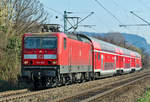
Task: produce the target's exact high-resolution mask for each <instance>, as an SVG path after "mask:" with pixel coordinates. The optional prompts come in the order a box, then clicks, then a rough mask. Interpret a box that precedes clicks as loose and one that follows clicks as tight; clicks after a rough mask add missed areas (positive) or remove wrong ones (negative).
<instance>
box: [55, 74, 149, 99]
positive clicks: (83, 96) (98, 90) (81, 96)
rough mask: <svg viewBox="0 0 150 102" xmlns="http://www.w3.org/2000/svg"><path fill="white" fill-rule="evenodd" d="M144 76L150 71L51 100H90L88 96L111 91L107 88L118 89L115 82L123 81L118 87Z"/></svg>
mask: <svg viewBox="0 0 150 102" xmlns="http://www.w3.org/2000/svg"><path fill="white" fill-rule="evenodd" d="M145 77H150V72H144V74H142V75H136V76H132V77H129V78H125V79H122V80H118V81H114V82H113V83H109V84H106V85H103V86H98V87H94V88H91V89H87V90H85V91H82V92H78V93H76V94H73V95H70V96H66V97H62V98H59V99H55V100H52V102H64V101H65V102H71V101H82V100H85V99H87V100H85V101H84V102H86V101H88V100H90V98H89V97H93V98H91V100H92V99H94V98H95V97H98V96H96V95H97V94H101V96H104V95H106V94H107V93H109V92H112V91H109V90H116V89H118V88H117V87H116V85H117V84H120V83H123V82H124V83H123V84H122V85H119V86H120V87H124V86H126V85H128V84H129V83H130V84H131V83H134V82H136V81H138V80H141V79H144V78H145ZM126 81H129V82H126ZM119 86H118V87H119ZM107 91H108V92H107ZM94 93H95V94H96V95H93V96H92V94H94ZM94 96H95V97H94ZM88 98H89V99H88Z"/></svg>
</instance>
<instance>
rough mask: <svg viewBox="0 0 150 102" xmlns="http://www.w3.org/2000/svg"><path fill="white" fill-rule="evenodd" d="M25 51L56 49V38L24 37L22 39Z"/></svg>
mask: <svg viewBox="0 0 150 102" xmlns="http://www.w3.org/2000/svg"><path fill="white" fill-rule="evenodd" d="M24 45H25V46H24V47H25V48H26V49H56V48H57V38H56V37H26V38H25V39H24Z"/></svg>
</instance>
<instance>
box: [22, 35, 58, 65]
mask: <svg viewBox="0 0 150 102" xmlns="http://www.w3.org/2000/svg"><path fill="white" fill-rule="evenodd" d="M23 47H24V48H23V65H25V66H28V65H30V66H31V65H56V64H57V37H54V36H47V37H43V36H42V37H40V36H25V37H24V46H23Z"/></svg>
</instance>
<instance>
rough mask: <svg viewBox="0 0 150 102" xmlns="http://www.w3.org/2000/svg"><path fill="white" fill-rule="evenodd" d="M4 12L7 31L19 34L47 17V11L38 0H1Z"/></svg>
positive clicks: (29, 29) (39, 23)
mask: <svg viewBox="0 0 150 102" xmlns="http://www.w3.org/2000/svg"><path fill="white" fill-rule="evenodd" d="M0 4H1V5H0V6H1V7H2V8H3V11H5V13H3V14H2V16H5V17H6V19H5V24H4V26H6V27H7V32H8V33H11V34H15V35H20V34H22V33H24V32H28V31H31V30H32V28H33V27H34V26H35V25H38V26H39V25H41V24H42V23H43V22H44V21H45V20H46V18H47V15H48V14H47V12H46V11H45V10H44V8H43V5H42V4H41V3H40V1H39V0H1V3H0Z"/></svg>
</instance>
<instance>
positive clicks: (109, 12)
mask: <svg viewBox="0 0 150 102" xmlns="http://www.w3.org/2000/svg"><path fill="white" fill-rule="evenodd" d="M94 1H95V2H96V3H97V4H98V5H99V6H100V7H102V8H103V9H104V10H105V11H106V12H107V13H108V14H110V15H111V16H112V17H113V18H114V19H115V20H116V21H117V22H119V23H120V24H122V22H121V21H120V20H119V19H118V18H117V17H116V16H115V15H114V14H113V13H112V12H111V11H109V10H108V9H107V8H106V7H105V6H104V5H103V4H102V3H100V2H99V1H100V0H99V1H98V0H94Z"/></svg>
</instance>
